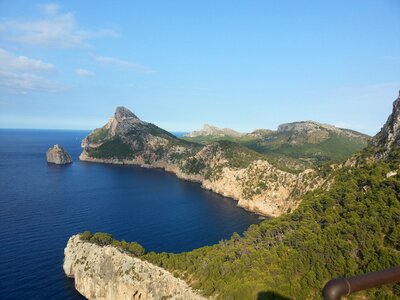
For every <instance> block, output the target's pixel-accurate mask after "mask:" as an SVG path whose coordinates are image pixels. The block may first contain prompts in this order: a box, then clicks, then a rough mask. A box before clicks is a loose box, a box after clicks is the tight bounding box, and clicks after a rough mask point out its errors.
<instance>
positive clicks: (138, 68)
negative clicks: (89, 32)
mask: <svg viewBox="0 0 400 300" xmlns="http://www.w3.org/2000/svg"><path fill="white" fill-rule="evenodd" d="M94 59H95V61H96V62H98V63H99V64H102V65H111V66H115V67H118V68H121V69H128V70H132V71H134V72H136V73H141V74H154V73H157V72H156V71H155V70H153V69H151V68H149V67H147V66H144V65H142V64H139V63H134V62H130V61H127V60H122V59H119V58H115V57H108V56H95V57H94Z"/></svg>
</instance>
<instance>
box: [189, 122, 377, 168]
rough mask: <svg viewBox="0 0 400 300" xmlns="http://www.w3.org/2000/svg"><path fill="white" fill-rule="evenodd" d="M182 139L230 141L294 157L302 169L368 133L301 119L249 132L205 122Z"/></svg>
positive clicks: (355, 145) (346, 152) (357, 143)
mask: <svg viewBox="0 0 400 300" xmlns="http://www.w3.org/2000/svg"><path fill="white" fill-rule="evenodd" d="M184 139H185V140H187V141H191V142H195V143H201V144H208V143H212V142H215V141H222V140H225V141H232V142H235V143H238V144H240V145H242V146H245V147H248V148H250V149H252V150H255V151H257V152H259V153H262V154H267V155H270V157H271V156H274V157H275V159H276V158H279V157H280V159H281V160H282V159H283V158H284V157H283V156H288V157H290V158H292V159H296V160H298V166H297V168H303V169H304V168H305V167H312V166H313V165H321V164H322V163H327V162H329V161H334V160H339V159H342V158H345V157H347V156H350V155H351V154H352V153H354V152H355V151H358V150H361V149H362V148H364V147H365V146H366V145H367V143H368V141H369V139H370V136H368V135H366V134H363V133H360V132H357V131H354V130H350V129H344V128H338V127H335V126H333V125H328V124H321V123H318V122H314V121H303V122H293V123H287V124H281V125H279V126H278V129H277V130H268V129H258V130H255V131H253V132H251V133H239V132H237V131H234V130H232V129H229V128H224V129H220V128H217V127H215V126H212V125H207V124H206V125H204V128H203V129H202V130H200V131H194V132H192V133H189V134H187V135H185V136H184ZM287 160H288V159H287Z"/></svg>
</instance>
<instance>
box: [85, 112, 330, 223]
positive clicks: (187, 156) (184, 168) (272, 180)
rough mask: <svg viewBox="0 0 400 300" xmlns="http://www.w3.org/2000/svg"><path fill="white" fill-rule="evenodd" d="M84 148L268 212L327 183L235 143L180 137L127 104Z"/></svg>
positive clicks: (90, 156) (104, 159) (284, 208)
mask: <svg viewBox="0 0 400 300" xmlns="http://www.w3.org/2000/svg"><path fill="white" fill-rule="evenodd" d="M82 147H83V151H82V154H81V155H80V159H81V160H83V161H90V162H100V163H113V164H135V165H141V166H143V167H153V168H162V169H165V170H166V171H169V172H172V173H174V174H176V176H177V177H179V178H181V179H185V180H190V181H196V182H199V183H201V184H202V187H203V188H206V189H209V190H212V191H214V192H216V193H218V194H221V195H224V196H228V197H231V198H233V199H235V200H237V201H238V205H239V206H240V207H243V208H245V209H247V210H249V211H253V212H257V213H259V214H261V215H267V216H280V215H282V214H285V213H287V212H289V211H291V210H293V209H294V208H296V207H297V206H298V204H299V201H300V199H301V196H302V195H303V194H304V193H305V192H307V191H308V190H312V189H314V188H317V187H318V186H320V185H321V184H322V183H323V180H322V179H321V178H319V177H317V176H316V172H315V171H314V170H311V169H307V170H305V171H303V172H299V173H296V174H295V173H290V172H287V171H283V170H280V169H278V168H276V167H275V166H273V165H272V164H271V163H270V162H268V161H267V160H266V159H265V157H264V156H262V155H260V154H258V153H256V152H254V151H252V150H249V149H247V148H243V147H240V146H237V145H235V144H234V143H229V142H215V143H211V144H208V145H205V146H200V145H198V144H193V143H189V142H186V141H184V140H180V139H178V138H176V137H175V136H173V135H172V134H170V133H168V132H166V131H164V130H163V129H161V128H159V127H157V126H155V125H153V124H150V123H146V122H143V121H141V120H140V119H138V118H137V117H136V116H135V115H134V114H133V113H131V112H130V111H129V110H127V109H126V108H121V107H119V108H117V110H116V113H115V115H114V117H113V118H111V119H110V121H109V122H108V123H107V124H106V125H105V126H104V127H102V128H100V129H96V130H94V131H93V133H91V134H90V135H89V136H87V137H86V138H85V139H84V140H83V141H82Z"/></svg>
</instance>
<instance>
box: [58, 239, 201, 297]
mask: <svg viewBox="0 0 400 300" xmlns="http://www.w3.org/2000/svg"><path fill="white" fill-rule="evenodd" d="M63 268H64V272H65V274H66V275H67V276H68V277H72V278H74V281H75V288H76V289H77V291H78V292H79V293H80V294H82V295H83V296H84V297H86V298H88V299H99V300H100V299H104V300H107V299H109V300H114V299H119V300H123V299H127V300H128V299H129V300H132V299H141V300H152V299H157V300H158V299H177V300H178V299H182V300H186V299H193V300H197V299H198V300H200V299H205V298H204V297H202V296H200V295H199V294H197V293H196V292H195V291H194V290H193V289H192V288H190V287H189V286H188V285H187V284H186V283H185V282H184V281H183V280H181V279H178V278H175V277H174V276H173V275H172V274H171V273H169V272H167V271H166V270H164V269H162V268H160V267H157V266H155V265H153V264H151V263H149V262H146V261H143V260H141V259H139V258H136V257H133V256H131V255H129V254H127V253H123V252H121V251H120V250H119V249H116V248H115V247H113V246H103V247H101V246H98V245H96V244H94V243H90V242H87V241H83V240H81V239H80V238H79V235H75V236H72V237H71V238H70V239H69V241H68V244H67V247H66V248H65V250H64V265H63Z"/></svg>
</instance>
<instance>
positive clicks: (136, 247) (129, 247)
mask: <svg viewBox="0 0 400 300" xmlns="http://www.w3.org/2000/svg"><path fill="white" fill-rule="evenodd" d="M79 237H80V239H81V240H84V241H88V242H91V243H94V244H96V245H99V246H107V245H112V246H114V247H116V248H118V249H120V250H122V251H124V252H128V253H129V254H133V255H134V256H141V255H143V254H144V253H145V249H144V248H143V246H142V245H140V244H139V243H137V242H132V243H128V242H127V241H125V240H122V241H118V240H114V239H113V237H112V235H111V234H109V233H104V232H96V233H95V234H92V233H91V232H90V231H85V232H83V233H81V234H79Z"/></svg>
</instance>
